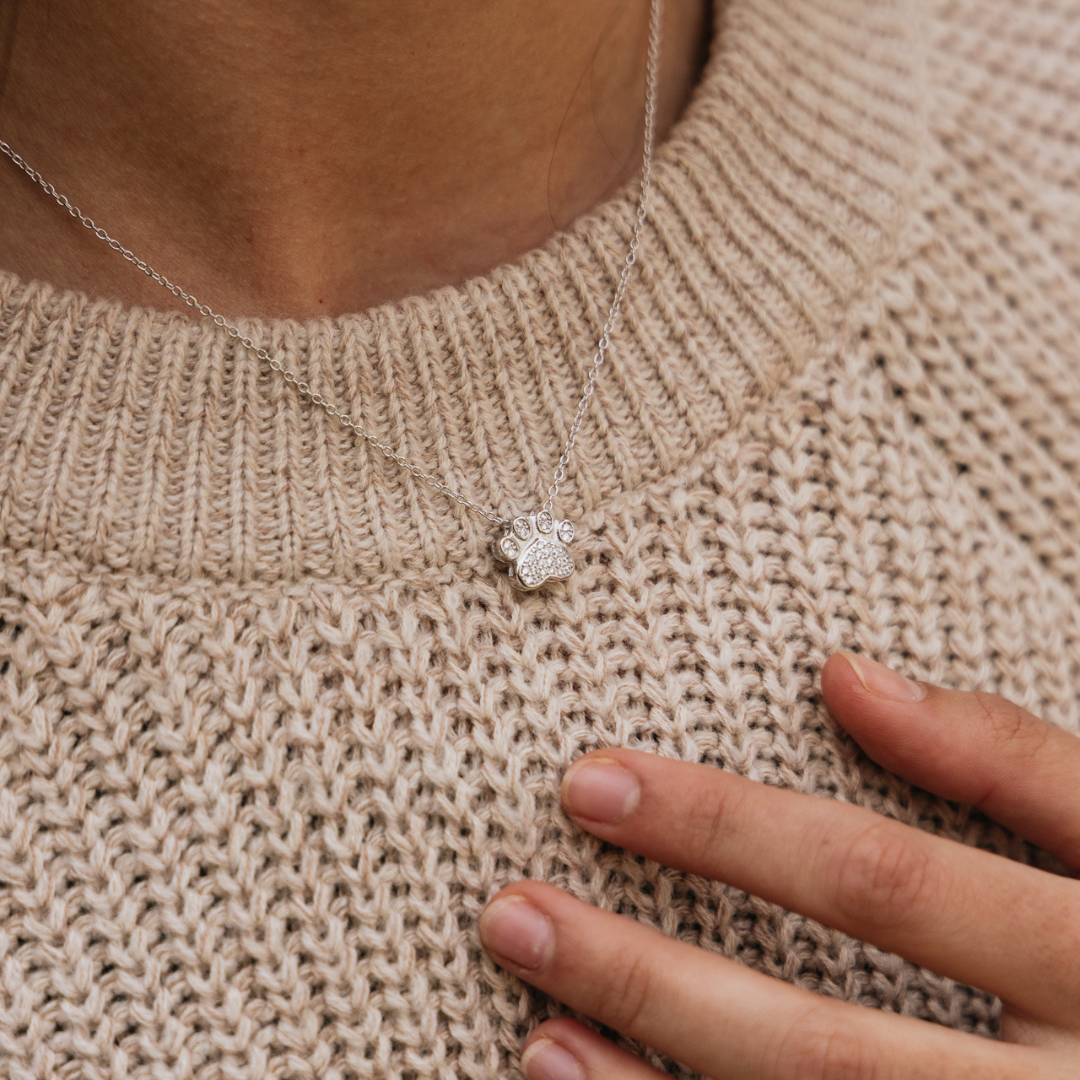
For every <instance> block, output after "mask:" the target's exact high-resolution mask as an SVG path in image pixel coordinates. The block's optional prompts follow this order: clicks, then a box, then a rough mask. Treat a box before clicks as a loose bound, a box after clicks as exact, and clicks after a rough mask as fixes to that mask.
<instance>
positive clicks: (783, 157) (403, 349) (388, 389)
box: [0, 0, 924, 582]
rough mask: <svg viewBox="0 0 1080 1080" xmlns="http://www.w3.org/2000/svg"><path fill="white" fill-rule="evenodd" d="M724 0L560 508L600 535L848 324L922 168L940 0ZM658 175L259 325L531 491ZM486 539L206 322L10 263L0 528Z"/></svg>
mask: <svg viewBox="0 0 1080 1080" xmlns="http://www.w3.org/2000/svg"><path fill="white" fill-rule="evenodd" d="M715 2H716V7H715V11H714V18H713V39H712V42H711V47H710V54H709V59H708V61H707V64H706V66H705V69H704V71H703V73H702V77H701V80H700V82H699V85H698V87H697V89H696V91H695V93H694V95H693V96H692V98H691V101H690V102H689V104H688V106H687V108H686V110H685V112H684V115H683V117H682V118H681V119H680V120H679V121H678V123H677V124H676V125H675V127H674V128H673V130H672V131H671V133H670V135H669V137H668V139H667V140H666V141H665V142H664V143H663V144H662V145H661V146H660V147H658V148H657V153H656V157H655V162H654V195H653V201H652V208H651V213H650V220H649V223H648V224H647V227H646V229H645V232H644V235H643V242H642V257H641V258H640V259H639V264H638V266H637V267H636V268H635V272H634V274H633V275H632V276H631V283H630V288H629V290H628V294H627V298H626V302H625V304H624V308H623V314H622V318H621V321H620V325H619V327H618V329H617V331H616V335H615V339H614V342H613V346H612V349H611V352H610V354H609V360H608V362H607V364H606V365H605V367H604V369H603V370H602V372H601V377H600V380H599V384H598V387H597V391H596V394H595V396H594V399H593V401H592V403H591V405H590V409H589V412H588V414H587V416H586V420H585V423H584V425H583V428H582V431H581V434H580V436H579V439H578V445H577V448H576V451H575V457H574V460H573V462H572V465H571V468H570V473H569V477H568V480H567V482H566V483H565V484H564V486H563V488H562V491H561V493H560V501H559V504H558V505H557V510H558V511H559V512H560V516H562V515H565V516H570V517H579V516H581V517H582V519H583V521H584V524H585V526H586V532H588V530H589V526H590V524H593V525H595V524H596V523H597V522H598V521H599V517H598V516H597V515H600V514H602V512H603V507H604V506H605V505H606V504H607V503H609V501H610V500H611V499H612V498H614V497H616V496H618V495H619V493H621V492H622V493H626V492H638V491H640V490H642V489H643V488H644V487H645V486H646V485H649V484H652V483H655V482H657V481H658V480H661V479H662V478H664V477H667V476H672V475H674V474H677V473H678V472H679V471H680V470H681V469H683V468H684V467H685V465H686V464H687V463H688V462H689V461H690V459H691V458H692V457H693V456H694V455H695V454H697V453H699V452H700V450H701V449H702V448H703V447H704V446H705V445H707V444H708V443H709V442H710V441H712V440H713V439H714V438H716V437H717V436H719V435H721V434H723V433H724V432H726V431H728V430H730V429H731V427H732V426H733V425H734V424H736V423H737V422H738V420H739V418H740V416H741V415H742V414H743V413H744V412H745V410H746V409H747V408H748V407H749V406H750V405H751V403H752V402H760V401H761V399H762V398H763V397H764V396H766V395H768V394H770V393H771V392H772V391H773V390H775V388H776V387H777V386H779V385H780V384H782V383H783V382H785V381H786V380H789V379H791V378H792V377H793V376H794V374H795V373H796V372H797V371H798V370H799V369H800V368H802V367H803V366H804V365H805V364H806V363H807V361H808V360H809V359H810V357H811V356H812V355H813V354H814V353H815V352H816V351H818V350H820V349H821V348H823V347H824V346H825V345H826V343H827V342H828V341H829V340H830V338H831V337H832V336H833V335H834V334H835V333H836V332H837V331H838V330H839V328H840V327H841V326H842V324H843V319H844V315H845V313H846V311H847V310H848V309H849V308H850V306H851V305H852V303H853V302H854V300H855V298H856V297H857V296H858V295H859V294H860V293H861V292H863V291H864V290H866V289H867V288H868V287H869V285H870V283H871V282H872V281H873V279H874V278H875V276H876V274H877V272H878V271H879V269H880V267H881V266H882V265H883V264H884V263H885V262H886V261H887V260H888V259H889V257H890V255H891V254H892V253H893V251H894V250H895V248H896V242H897V240H898V237H899V234H900V231H901V229H902V227H903V224H904V222H905V219H906V217H907V214H908V212H909V210H910V204H911V200H912V196H913V193H914V189H915V184H916V182H917V179H916V178H917V174H918V171H919V166H920V161H921V145H922V140H923V119H922V113H921V100H922V95H923V92H924V87H923V85H922V74H921V73H922V46H921V43H922V30H923V27H922V25H921V18H920V14H921V13H920V11H919V10H918V8H919V5H920V3H921V0H891V2H890V0H715ZM636 190H637V187H636V181H631V182H629V183H628V184H627V185H625V186H624V188H623V189H622V190H621V191H620V192H619V193H617V194H616V195H615V196H614V197H613V198H611V199H610V200H608V201H606V202H605V203H603V204H601V205H599V206H597V207H595V208H594V209H593V210H591V211H589V212H588V213H586V214H585V215H583V216H582V217H581V218H579V219H578V220H577V221H576V222H574V223H573V224H572V225H571V226H570V228H569V229H568V230H566V231H565V232H563V233H559V234H557V235H555V236H553V237H552V238H551V239H550V240H549V241H548V242H547V243H546V244H544V245H543V246H542V247H541V248H539V249H536V250H534V251H532V252H529V253H527V254H526V255H524V256H523V257H522V258H520V259H519V260H517V261H515V262H514V263H511V264H508V265H504V266H500V267H498V268H496V269H495V270H493V271H492V272H491V273H490V274H489V275H487V276H485V277H482V278H477V279H474V280H471V281H468V282H466V283H465V284H463V285H461V286H460V287H446V288H442V289H438V290H436V291H434V292H432V293H430V294H428V295H426V296H418V297H410V298H406V299H403V300H401V301H399V302H395V303H388V304H383V305H381V306H380V307H377V308H375V309H372V310H371V311H367V312H363V313H359V314H356V315H346V316H341V317H338V318H326V319H319V320H313V321H309V322H303V323H302V322H297V321H292V320H270V319H266V320H253V319H247V320H240V321H239V325H240V326H241V328H242V329H243V330H244V331H245V333H247V334H249V335H250V336H251V337H252V338H253V339H254V340H255V341H256V342H257V343H258V344H260V345H262V346H264V347H266V348H267V349H268V350H269V351H270V352H271V353H272V354H273V355H274V356H275V357H276V358H277V359H279V360H280V361H281V362H282V363H284V364H285V365H286V366H288V367H291V368H293V369H294V370H297V371H299V372H301V373H302V377H305V378H306V379H307V381H308V382H309V383H310V385H311V387H312V389H313V390H315V391H316V392H318V393H322V394H323V395H324V396H326V397H327V398H329V399H330V400H332V401H334V402H336V403H338V404H339V406H340V407H342V408H345V409H348V411H350V412H351V413H352V414H353V415H355V416H358V417H363V419H364V421H365V422H366V424H367V426H368V427H369V428H370V429H372V430H373V431H374V433H375V434H376V435H377V436H378V437H379V438H380V441H383V442H385V443H388V444H390V445H393V446H395V447H399V448H400V450H401V452H402V453H403V454H404V455H405V456H406V457H408V458H409V459H410V460H413V461H416V462H418V463H419V464H421V465H422V466H423V467H425V468H427V469H429V470H430V471H432V472H434V473H435V474H436V475H438V476H439V477H440V479H443V480H445V481H446V482H447V483H449V484H451V486H453V487H455V488H457V489H458V490H460V491H462V492H463V493H464V494H465V495H467V496H468V497H469V498H472V499H474V500H475V501H477V502H479V503H481V504H483V505H486V506H491V507H493V508H494V509H496V510H497V511H498V512H500V513H501V514H503V515H504V516H509V515H510V514H512V513H514V512H519V511H527V510H530V509H532V508H534V507H535V506H536V505H538V503H539V501H540V499H541V498H542V496H541V495H540V494H539V492H541V491H542V490H543V489H545V488H546V486H547V483H548V482H549V478H550V475H551V473H552V471H553V470H554V467H555V464H556V461H557V458H558V454H559V452H560V449H561V447H562V445H563V442H564V440H565V437H566V430H567V427H568V424H569V423H570V420H571V419H572V417H573V413H574V409H575V407H576V403H577V399H578V396H579V394H580V389H581V385H582V383H583V381H584V377H585V373H586V371H587V368H588V364H589V362H590V358H591V354H592V350H593V347H594V345H595V341H596V338H597V336H598V334H599V332H600V328H601V325H602V320H603V317H604V313H605V311H606V308H607V305H608V303H609V301H610V296H611V295H612V293H613V290H614V287H615V283H616V280H617V275H618V271H619V267H620V263H621V259H622V257H623V255H624V253H625V249H626V245H627V242H628V239H629V234H630V230H631V228H632V224H633V218H634V214H635V209H636ZM489 540H490V529H489V527H487V526H486V525H485V523H484V522H483V521H482V520H481V519H479V518H474V517H473V516H471V515H468V514H466V513H465V512H464V511H462V510H461V509H460V508H458V507H455V506H454V505H452V504H451V503H450V502H449V501H448V500H447V499H446V498H445V497H444V496H442V495H440V494H439V493H438V492H435V491H434V490H432V489H430V488H428V487H427V486H426V485H424V484H422V483H420V482H419V481H416V480H414V479H413V478H412V477H410V476H409V475H408V474H406V473H404V472H403V471H402V470H401V469H400V468H399V467H397V466H395V465H393V464H391V463H390V462H387V461H386V460H385V459H383V458H382V456H381V455H380V454H379V452H378V451H377V450H374V449H372V448H370V447H368V446H366V445H365V444H364V443H363V442H362V441H360V440H358V439H356V437H355V436H354V435H353V434H352V433H351V432H349V431H347V430H346V429H344V428H343V427H340V426H339V425H337V424H336V423H335V422H333V421H332V420H331V419H330V418H329V417H327V416H326V415H325V414H323V413H322V411H321V410H318V409H316V408H314V407H312V406H311V405H310V403H308V402H306V401H305V400H304V399H302V398H300V397H299V396H298V395H297V394H295V392H293V391H292V390H291V389H290V388H288V387H287V386H286V385H285V384H284V382H283V381H282V379H281V377H280V376H279V375H278V374H277V373H275V372H273V371H272V370H270V369H269V368H268V367H266V366H265V365H263V364H262V363H261V362H260V361H259V360H258V359H257V358H255V357H253V356H252V355H251V354H250V353H248V352H247V351H246V350H243V349H238V348H237V347H236V346H235V343H234V342H232V341H231V340H230V339H229V338H228V336H227V335H226V333H225V332H224V331H223V330H221V329H220V328H219V327H217V326H215V325H214V324H213V323H211V322H209V321H208V320H201V321H200V320H193V319H191V318H190V317H188V316H187V315H186V314H184V313H177V312H161V311H156V310H152V309H145V308H137V307H127V306H125V305H123V304H120V303H118V302H116V301H112V300H108V299H94V298H90V297H87V296H86V295H84V294H81V293H77V292H71V291H65V290H60V289H57V288H55V287H54V286H51V285H50V284H48V283H47V282H39V281H32V282H22V281H20V280H19V279H18V278H17V277H15V276H14V275H12V274H10V273H6V272H3V271H0V543H3V544H6V545H8V546H9V547H12V548H33V549H37V550H56V551H58V552H60V553H61V554H63V555H65V556H67V557H69V558H75V559H78V560H80V561H82V562H85V563H86V564H88V565H98V566H103V567H105V568H110V569H115V570H135V571H138V572H142V573H153V574H158V575H167V576H172V577H179V578H185V579H189V578H199V579H202V578H211V579H218V580H223V579H231V580H237V579H239V580H252V579H262V580H279V579H285V580H289V579H292V580H295V579H297V578H299V577H302V576H309V575H315V576H317V577H321V578H333V577H343V578H345V579H348V580H351V581H357V580H367V581H372V582H377V581H378V580H380V579H382V578H383V577H384V576H386V575H392V576H402V575H406V576H412V575H420V576H421V577H424V576H425V575H427V576H430V574H432V573H438V572H439V571H440V569H442V570H444V571H445V570H446V569H447V568H448V567H451V566H452V567H453V568H454V570H453V572H454V573H460V572H461V568H462V567H464V566H466V565H469V564H475V565H477V566H479V564H480V563H481V562H486V560H487V559H488V555H487V552H486V546H487V544H488V542H489Z"/></svg>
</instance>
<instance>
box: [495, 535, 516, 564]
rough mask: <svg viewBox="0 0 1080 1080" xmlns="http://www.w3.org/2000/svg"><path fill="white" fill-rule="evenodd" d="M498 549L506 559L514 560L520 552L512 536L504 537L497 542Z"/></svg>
mask: <svg viewBox="0 0 1080 1080" xmlns="http://www.w3.org/2000/svg"><path fill="white" fill-rule="evenodd" d="M499 548H500V550H501V551H502V553H503V554H504V555H505V556H506V557H507V558H508V559H516V558H517V554H518V552H519V551H520V550H521V549H520V548H519V547H518V542H517V541H516V540H515V539H514V538H513V537H512V536H504V537H503V538H502V539H501V540H500V541H499Z"/></svg>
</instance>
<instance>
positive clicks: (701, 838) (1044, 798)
mask: <svg viewBox="0 0 1080 1080" xmlns="http://www.w3.org/2000/svg"><path fill="white" fill-rule="evenodd" d="M856 664H857V666H856ZM821 682H822V689H823V691H824V694H825V700H826V702H827V704H828V706H829V709H830V711H831V713H832V715H833V716H834V717H835V718H836V719H837V721H838V722H839V723H841V724H843V725H844V727H845V728H846V729H847V730H848V731H849V732H850V733H851V735H852V736H853V737H854V738H855V739H856V740H858V742H859V743H860V745H861V746H862V747H863V749H864V750H865V751H866V753H867V754H869V755H870V757H871V758H873V759H874V760H875V761H877V762H878V763H880V764H881V765H882V766H884V767H885V768H888V769H890V770H892V771H893V772H896V773H899V774H900V775H901V776H903V777H905V778H907V779H908V780H909V781H911V782H912V783H914V784H917V785H918V786H920V787H923V788H926V789H928V790H929V791H932V792H935V793H936V794H938V795H941V796H944V797H945V798H947V799H952V800H955V801H957V802H963V803H972V804H974V805H975V806H977V807H979V808H980V809H981V810H983V811H985V812H986V813H987V814H988V815H990V816H991V817H993V818H995V819H996V820H997V821H999V822H1001V823H1002V824H1003V825H1005V826H1007V827H1008V828H1010V829H1012V830H1014V831H1015V832H1017V833H1019V834H1020V835H1021V836H1024V837H1026V838H1027V839H1028V840H1031V841H1032V842H1033V843H1035V844H1038V845H1040V846H1041V847H1043V848H1045V849H1046V850H1048V851H1049V852H1051V853H1052V854H1054V855H1055V856H1056V857H1057V858H1058V859H1059V860H1061V862H1063V863H1064V864H1065V865H1067V866H1069V867H1071V868H1074V869H1075V868H1078V867H1080V739H1076V738H1074V737H1073V736H1072V735H1069V734H1067V733H1065V732H1063V731H1061V730H1059V729H1058V728H1055V727H1053V726H1051V725H1050V724H1047V723H1044V722H1043V721H1041V720H1039V719H1036V718H1035V717H1034V716H1032V715H1031V714H1030V713H1028V712H1025V711H1024V710H1023V709H1021V708H1020V707H1019V706H1017V705H1014V704H1011V703H1010V702H1008V701H1006V700H1005V699H1004V698H1000V697H996V696H993V695H989V694H969V693H960V692H958V691H953V690H943V689H939V688H935V687H931V686H927V685H925V684H916V683H911V682H909V681H908V680H906V679H903V678H902V677H901V676H899V675H896V674H895V673H893V672H891V671H889V670H888V669H887V668H883V667H881V666H880V665H878V664H874V663H873V662H870V661H866V660H864V659H862V658H859V659H858V660H857V661H856V660H855V658H853V657H850V656H849V655H848V654H844V653H841V654H839V655H838V656H834V657H831V658H830V659H829V661H828V663H826V665H825V667H824V669H823V671H822V678H821ZM562 799H563V806H564V807H565V808H566V810H567V812H568V813H569V814H570V815H571V817H573V818H574V820H575V821H576V822H577V823H578V824H579V825H581V827H582V828H584V829H587V830H588V831H589V832H591V833H594V834H595V835H596V836H598V837H601V838H602V839H604V840H608V841H610V842H611V843H613V844H619V845H621V846H622V847H626V848H630V849H631V850H633V851H636V852H639V853H640V854H642V855H645V856H647V857H649V858H651V859H656V860H658V861H659V862H662V863H665V864H666V865H668V866H672V867H676V868H678V869H680V870H687V871H690V872H692V873H695V874H700V875H703V876H705V877H709V878H714V879H716V880H720V881H725V882H728V883H730V884H732V885H734V886H736V887H738V888H740V889H744V890H746V891H747V892H751V893H754V894H756V895H757V896H761V897H764V898H765V899H767V900H770V901H772V902H774V903H777V904H781V905H783V906H784V907H787V908H790V909H791V910H793V911H799V912H802V913H803V914H805V915H807V916H809V917H810V918H812V919H816V920H818V921H819V922H822V923H825V924H827V925H828V926H832V927H835V928H836V929H838V930H841V931H843V932H845V933H847V934H851V935H853V936H855V937H858V938H861V939H863V940H864V941H868V942H871V943H872V944H874V945H877V946H879V947H880V948H882V949H887V950H889V951H890V952H894V953H898V954H899V955H901V956H904V957H907V958H908V959H910V960H912V961H914V962H915V963H917V964H921V965H923V966H925V967H927V968H930V969H932V970H934V971H936V972H939V973H941V974H943V975H948V976H951V977H952V978H954V979H957V980H959V981H961V982H964V983H966V984H968V985H970V986H976V987H979V988H981V989H983V990H987V991H989V992H991V993H993V994H996V995H998V996H999V997H1000V998H1002V1000H1003V1002H1004V1011H1003V1015H1002V1037H1003V1040H1004V1041H1001V1042H999V1041H996V1040H992V1039H986V1038H982V1037H979V1036H976V1035H969V1034H965V1033H962V1032H957V1031H954V1030H952V1029H949V1028H944V1027H939V1026H937V1025H935V1024H931V1023H927V1022H925V1021H922V1020H917V1019H914V1018H911V1017H905V1016H899V1015H895V1014H891V1013H886V1012H883V1011H880V1010H875V1009H867V1008H864V1007H861V1006H858V1005H854V1004H851V1003H849V1002H844V1001H837V1000H834V999H830V998H825V997H821V996H819V995H816V994H814V993H811V992H810V991H808V990H803V989H801V988H799V987H795V986H792V985H790V984H788V983H785V982H781V981H779V980H776V979H772V978H770V977H769V976H767V975H763V974H761V973H760V972H756V971H752V970H750V969H749V968H746V967H743V966H742V965H740V964H738V963H737V962H735V961H732V960H727V959H725V958H723V957H721V956H717V955H716V954H714V953H711V952H707V951H705V950H704V949H700V948H696V947H695V946H692V945H688V944H686V943H684V942H679V941H674V940H672V939H670V938H667V937H665V936H664V935H663V934H661V933H659V932H657V931H655V930H652V929H650V928H649V927H646V926H644V925H642V924H640V923H638V922H636V921H635V920H633V919H629V918H626V917H624V916H620V915H614V914H611V913H609V912H604V911H600V910H599V909H597V908H594V907H592V906H591V905H589V904H586V903H583V902H582V901H579V900H575V899H573V898H572V897H570V896H567V895H566V894H565V893H563V892H562V891H560V890H559V889H556V888H554V887H553V886H550V885H545V884H542V883H540V882H532V881H522V882H517V883H515V884H513V885H510V886H508V887H507V888H505V889H503V890H502V891H501V892H499V893H498V895H497V896H496V897H495V898H494V899H493V900H492V901H491V903H490V904H489V905H488V907H487V908H486V909H485V911H484V913H483V915H482V917H481V921H480V932H481V937H482V939H483V942H484V945H485V947H486V948H487V949H488V951H489V952H491V953H492V955H493V956H494V957H495V959H496V960H497V961H498V962H499V963H500V964H502V965H503V966H505V967H506V968H508V969H509V970H510V971H512V972H513V973H514V974H515V975H518V976H519V977H520V978H522V979H524V980H525V981H526V982H529V983H532V984H533V985H534V986H537V987H539V988H540V989H541V990H543V991H544V992H545V993H548V994H550V995H552V996H553V997H555V998H558V999H559V1000H560V1001H563V1002H565V1003H566V1004H567V1005H570V1006H571V1007H572V1008H574V1009H576V1010H578V1011H579V1012H581V1013H584V1014H585V1015H587V1016H591V1017H594V1018H595V1019H596V1020H599V1021H601V1022H602V1023H603V1024H606V1025H607V1026H608V1027H610V1028H613V1029H614V1030H617V1031H620V1032H622V1033H623V1034H625V1035H627V1036H630V1037H632V1038H634V1039H637V1040H639V1041H640V1042H642V1043H643V1044H645V1045H647V1046H651V1047H654V1048H655V1049H656V1050H659V1051H661V1052H662V1053H664V1054H667V1055H668V1056H670V1057H672V1058H674V1059H676V1060H678V1061H680V1062H683V1063H684V1064H686V1065H687V1066H689V1067H690V1068H692V1069H694V1070H696V1071H697V1072H699V1073H702V1074H704V1075H705V1076H708V1077H711V1078H713V1080H930V1078H939V1077H940V1078H942V1080H945V1078H948V1080H975V1078H978V1080H1067V1078H1071V1080H1076V1077H1078V1076H1080V882H1078V881H1075V880H1073V879H1071V878H1066V877H1062V876H1058V875H1055V874H1051V873H1047V872H1045V871H1042V870H1038V869H1035V868H1033V867H1030V866H1025V865H1022V864H1019V863H1016V862H1012V861H1010V860H1008V859H1004V858H1000V857H999V856H996V855H993V854H991V853H989V852H986V851H981V850H978V849H975V848H972V847H967V846H965V845H963V844H959V843H955V842H953V841H951V840H946V839H943V838H940V837H935V836H932V835H929V834H927V833H925V832H922V831H921V830H918V829H913V828H910V827H908V826H906V825H902V824H900V823H899V822H896V821H892V820H890V819H888V818H884V817H881V816H879V815H877V814H874V813H872V812H871V811H869V810H865V809H863V808H860V807H856V806H851V805H848V804H844V803H839V802H834V801H832V800H829V799H818V798H814V797H812V796H808V795H801V794H797V793H795V792H791V791H786V790H782V789H777V788H773V787H767V786H765V785H762V784H757V783H754V782H752V781H750V780H746V779H744V778H742V777H739V776H735V775H732V774H730V773H726V772H723V771H722V770H719V769H715V768H712V767H710V766H706V765H697V764H690V763H687V762H679V761H672V760H670V759H667V758H662V757H658V756H656V755H654V754H646V753H639V752H636V751H631V750H599V751H594V752H593V753H590V754H586V755H585V756H584V757H582V758H580V759H579V760H577V761H575V762H574V764H573V765H572V766H571V767H570V768H569V769H568V770H567V772H566V775H565V776H564V778H563V785H562ZM522 1065H523V1068H524V1069H525V1071H526V1073H527V1075H528V1076H529V1080H601V1078H603V1080H615V1078H618V1080H656V1078H657V1077H659V1076H661V1075H663V1074H661V1073H659V1072H658V1071H657V1070H656V1069H654V1068H653V1067H652V1066H650V1065H648V1064H647V1063H646V1062H644V1061H642V1060H640V1059H639V1058H636V1057H634V1056H633V1055H632V1054H629V1053H627V1052H626V1051H624V1050H622V1049H619V1048H617V1047H616V1046H614V1045H613V1044H612V1043H610V1042H608V1041H607V1040H605V1039H603V1038H601V1037H600V1036H599V1035H598V1034H596V1033H595V1032H593V1031H592V1030H591V1029H590V1028H587V1027H585V1026H584V1025H583V1024H579V1023H577V1022H575V1021H572V1020H569V1019H559V1020H551V1021H548V1022H546V1023H543V1024H541V1025H540V1026H539V1027H537V1028H536V1030H535V1031H533V1032H532V1034H531V1035H530V1036H529V1039H528V1040H527V1042H526V1046H525V1050H524V1053H523V1055H522Z"/></svg>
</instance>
